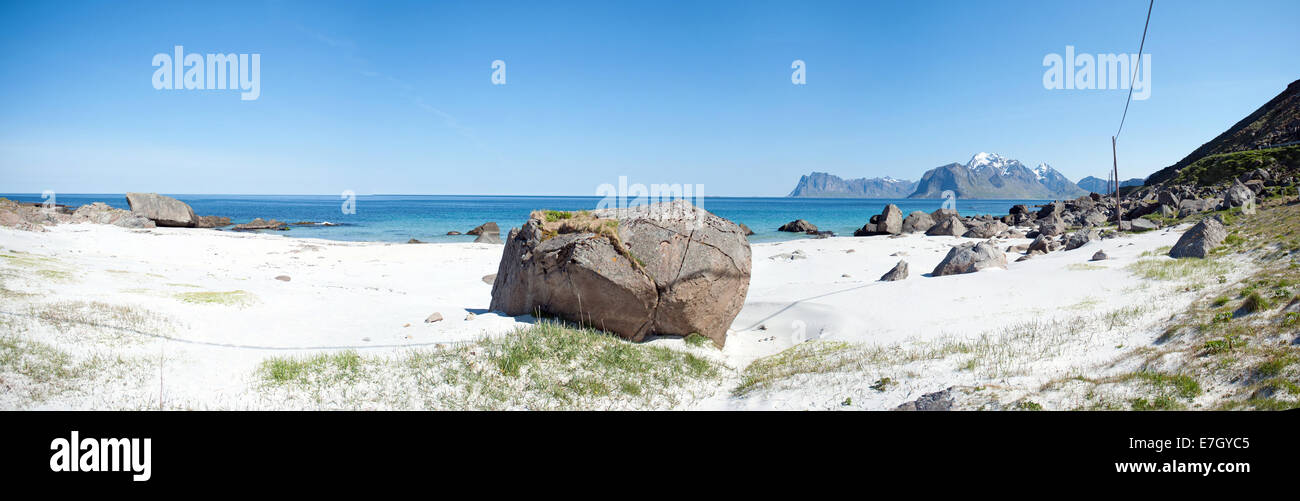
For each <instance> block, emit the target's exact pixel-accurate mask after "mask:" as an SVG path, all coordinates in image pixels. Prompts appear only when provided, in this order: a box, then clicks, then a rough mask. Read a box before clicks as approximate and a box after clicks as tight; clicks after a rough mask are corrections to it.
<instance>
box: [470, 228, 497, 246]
mask: <svg viewBox="0 0 1300 501" xmlns="http://www.w3.org/2000/svg"><path fill="white" fill-rule="evenodd" d="M474 243H476V244H499V243H501V234H500V233H495V232H492V233H489V232H486V231H485V232H482V233H479V234H478V236H477V237H474Z"/></svg>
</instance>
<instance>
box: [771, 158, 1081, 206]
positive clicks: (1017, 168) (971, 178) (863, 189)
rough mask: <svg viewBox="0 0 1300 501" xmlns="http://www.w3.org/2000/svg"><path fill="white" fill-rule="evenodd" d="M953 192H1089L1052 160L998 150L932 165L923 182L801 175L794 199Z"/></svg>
mask: <svg viewBox="0 0 1300 501" xmlns="http://www.w3.org/2000/svg"><path fill="white" fill-rule="evenodd" d="M945 191H952V192H953V193H954V194H955V195H956V196H957V197H958V198H1022V199H1023V198H1037V199H1064V198H1075V197H1078V196H1081V195H1086V194H1087V193H1088V191H1087V190H1084V189H1081V188H1079V186H1077V185H1075V184H1074V183H1073V182H1070V180H1069V179H1067V178H1066V177H1065V176H1063V175H1061V173H1060V172H1057V171H1056V169H1053V168H1052V166H1050V165H1047V164H1046V163H1040V164H1038V166H1037V167H1034V168H1032V169H1030V168H1028V167H1025V165H1024V164H1022V163H1020V161H1019V160H1014V159H1010V158H1005V157H1003V156H1001V155H997V154H994V153H978V154H976V155H975V156H973V157H971V159H970V161H969V162H966V163H965V164H964V165H963V164H959V163H951V164H948V165H944V166H941V167H936V168H934V169H930V170H929V171H928V172H926V173H925V175H924V176H921V180H920V181H918V182H915V183H914V182H911V181H907V180H901V179H893V178H888V177H886V178H874V179H850V180H847V181H846V180H844V179H841V178H839V177H838V176H833V175H831V174H827V173H824V172H814V173H812V174H809V175H807V176H803V177H802V178H800V179H799V184H798V186H795V189H794V191H792V192H790V196H792V197H861V198H903V197H906V198H943V192H945Z"/></svg>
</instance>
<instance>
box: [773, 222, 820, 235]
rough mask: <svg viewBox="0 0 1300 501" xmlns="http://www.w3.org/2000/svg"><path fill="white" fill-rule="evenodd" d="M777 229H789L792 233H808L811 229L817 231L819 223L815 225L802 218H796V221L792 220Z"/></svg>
mask: <svg viewBox="0 0 1300 501" xmlns="http://www.w3.org/2000/svg"><path fill="white" fill-rule="evenodd" d="M776 231H788V232H791V233H808V232H809V231H817V225H814V224H812V223H810V222H808V221H804V220H802V219H796V220H794V221H790V222H788V223H785V224H783V225H781V227H780V228H777V229H776Z"/></svg>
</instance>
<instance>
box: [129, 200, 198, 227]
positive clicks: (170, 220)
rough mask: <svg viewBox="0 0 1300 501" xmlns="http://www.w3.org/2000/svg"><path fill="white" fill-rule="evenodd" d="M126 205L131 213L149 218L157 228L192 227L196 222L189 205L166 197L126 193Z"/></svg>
mask: <svg viewBox="0 0 1300 501" xmlns="http://www.w3.org/2000/svg"><path fill="white" fill-rule="evenodd" d="M126 203H127V205H130V206H131V212H134V213H136V214H139V215H141V216H144V217H147V218H149V219H150V220H152V221H153V222H154V224H157V225H158V226H182V227H192V226H194V225H195V224H196V222H197V220H198V218H197V217H195V215H194V209H191V208H190V205H189V204H187V203H185V202H182V201H180V200H177V199H175V198H172V197H169V196H166V195H159V194H157V193H127V194H126Z"/></svg>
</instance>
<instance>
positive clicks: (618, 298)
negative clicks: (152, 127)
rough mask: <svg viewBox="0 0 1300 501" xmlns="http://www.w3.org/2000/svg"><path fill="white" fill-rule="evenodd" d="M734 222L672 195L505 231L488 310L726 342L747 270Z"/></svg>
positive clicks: (534, 219) (746, 252)
mask: <svg viewBox="0 0 1300 501" xmlns="http://www.w3.org/2000/svg"><path fill="white" fill-rule="evenodd" d="M750 267H751V263H750V249H749V240H748V239H747V238H746V237H745V234H744V231H743V230H742V229H741V228H740V226H739V225H737V224H735V223H733V222H731V221H728V220H726V219H723V218H721V217H718V216H715V215H713V214H711V213H709V212H707V211H705V210H703V209H699V208H697V207H694V206H693V205H691V204H690V203H689V202H687V201H684V200H677V201H674V202H665V203H659V204H652V205H646V206H638V207H635V208H629V209H606V210H597V211H592V212H590V213H587V214H582V215H574V216H573V217H571V218H568V219H559V220H548V218H547V217H546V214H545V213H543V212H541V211H538V212H534V213H533V214H532V215H530V216H529V219H528V221H527V222H525V223H524V224H523V226H522V227H520V228H515V229H512V230H510V234H509V235H508V237H507V238H506V242H505V250H504V252H503V253H502V256H501V263H500V266H499V267H498V270H497V274H496V277H495V279H494V281H493V284H492V303H491V309H492V310H496V311H501V312H504V313H505V314H507V315H525V314H543V315H553V316H557V317H560V318H562V319H565V320H569V321H574V322H579V323H582V324H584V325H589V326H592V327H595V328H598V329H602V330H605V331H609V332H613V333H616V334H618V335H619V336H622V337H624V338H627V339H630V340H634V341H639V340H642V339H645V337H646V336H648V335H651V334H656V335H678V336H686V335H689V334H700V335H702V336H704V337H707V338H709V339H711V340H713V342H714V343H715V344H716V345H718V346H722V345H723V343H724V342H725V341H726V332H727V328H728V327H730V326H731V322H732V321H734V320H735V318H736V315H737V314H739V313H740V308H741V306H742V305H743V304H744V301H745V294H746V292H747V291H748V289H749V277H750V269H751V268H750Z"/></svg>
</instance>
